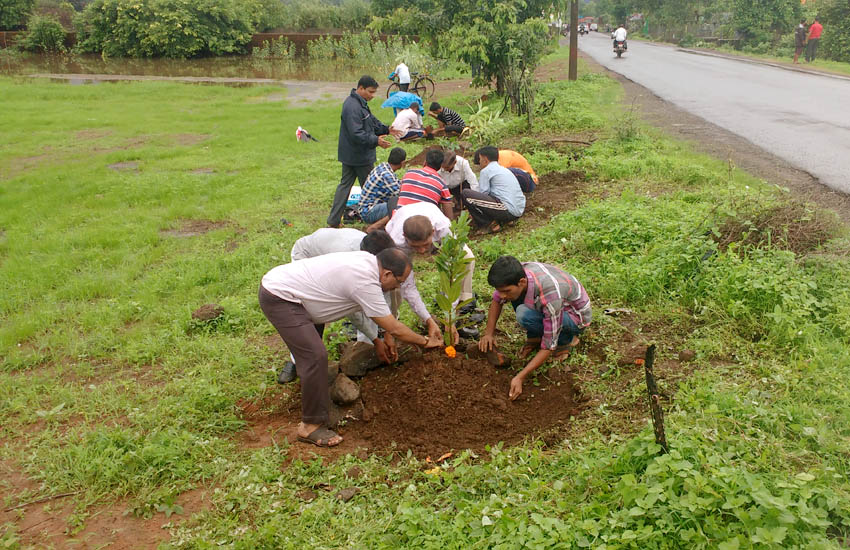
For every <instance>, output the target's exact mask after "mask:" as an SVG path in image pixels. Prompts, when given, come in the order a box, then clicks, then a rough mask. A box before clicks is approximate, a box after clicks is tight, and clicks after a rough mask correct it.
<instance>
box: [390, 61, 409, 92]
mask: <svg viewBox="0 0 850 550" xmlns="http://www.w3.org/2000/svg"><path fill="white" fill-rule="evenodd" d="M395 76H398V87H399V89H400V90H401V91H402V92H406V91H407V90H408V88H410V69H408V68H407V65H405V64H404V61H402V62H400V63H399V64H398V66H397V67H396V68H395V70H394V71H393V72H392V73H391V74H390V80H392V79H393V77H395Z"/></svg>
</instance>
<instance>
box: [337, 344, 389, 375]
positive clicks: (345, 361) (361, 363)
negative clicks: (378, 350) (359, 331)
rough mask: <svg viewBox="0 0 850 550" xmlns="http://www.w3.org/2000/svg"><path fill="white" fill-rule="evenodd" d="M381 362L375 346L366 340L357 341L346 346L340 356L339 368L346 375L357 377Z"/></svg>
mask: <svg viewBox="0 0 850 550" xmlns="http://www.w3.org/2000/svg"><path fill="white" fill-rule="evenodd" d="M379 364H380V362H379V361H378V356H377V355H376V354H375V346H373V345H372V344H367V343H366V342H355V343H353V344H350V345H348V346H346V347H345V350H344V351H343V352H342V356H341V357H340V358H339V370H340V371H341V372H342V373H343V374H345V375H346V376H351V377H355V378H356V377H360V376H363V375H364V374H366V373H367V372H369V371H370V370H372V369H374V368H376V367H377V366H378V365H379Z"/></svg>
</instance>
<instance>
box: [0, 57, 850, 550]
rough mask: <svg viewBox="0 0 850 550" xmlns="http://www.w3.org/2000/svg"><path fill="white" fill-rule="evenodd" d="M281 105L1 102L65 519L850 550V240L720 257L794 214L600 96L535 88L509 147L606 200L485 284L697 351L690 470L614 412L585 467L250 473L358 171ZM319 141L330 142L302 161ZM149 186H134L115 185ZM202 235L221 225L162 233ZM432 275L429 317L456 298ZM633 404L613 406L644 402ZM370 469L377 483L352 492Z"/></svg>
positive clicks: (12, 300)
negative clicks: (578, 298) (274, 290)
mask: <svg viewBox="0 0 850 550" xmlns="http://www.w3.org/2000/svg"><path fill="white" fill-rule="evenodd" d="M560 54H562V52H561V53H560ZM556 55H559V54H556ZM277 92H279V90H277V89H272V88H226V87H207V86H189V85H176V84H169V83H127V84H124V83H119V84H101V85H95V86H68V85H63V84H49V83H34V82H31V81H22V80H12V79H2V80H0V95H2V97H3V98H4V100H3V105H4V108H3V109H2V111H0V125H2V127H3V128H4V131H3V133H2V134H0V174H2V176H0V231H2V233H0V289H2V293H0V358H2V362H0V419H2V428H0V430H2V431H0V441H2V447H0V458H5V459H9V460H12V461H15V462H17V463H18V464H20V465H21V467H22V468H23V469H24V470H25V471H26V473H27V475H28V476H30V477H31V478H33V479H35V480H38V481H43V482H45V483H46V484H47V486H49V487H50V492H51V493H55V492H62V491H81V493H80V494H79V495H76V496H74V497H72V498H73V501H74V503H75V506H76V509H77V516H75V517H76V518H77V520H75V521H85V518H86V514H87V513H89V512H90V511H91V510H95V509H96V508H97V506H99V505H102V504H103V503H108V502H114V501H116V500H117V499H119V498H121V497H125V496H126V497H128V499H129V500H128V503H129V504H128V506H129V508H130V511H131V512H133V513H135V514H138V515H142V516H150V515H151V514H153V513H154V512H155V511H156V510H157V508H158V507H159V509H171V507H173V505H174V502H175V501H174V497H175V496H176V495H177V494H179V493H181V492H183V491H185V490H187V489H189V488H192V487H198V486H202V487H210V488H214V491H212V492H211V497H210V499H211V505H210V508H209V509H208V510H206V511H204V512H201V513H199V514H197V515H196V516H194V517H192V518H190V519H189V521H187V522H185V523H183V524H181V526H179V527H175V528H173V529H172V530H171V533H172V536H173V537H174V538H173V540H172V542H171V546H173V547H180V548H212V547H217V548H218V547H223V548H245V549H256V548H269V549H272V548H275V549H277V548H303V547H309V548H365V547H368V548H435V549H436V548H441V549H442V548H505V549H508V548H609V549H612V548H726V549H733V548H838V547H840V544H841V537H846V536H847V535H848V529H850V484H848V482H847V479H848V474H850V472H848V460H847V449H848V448H849V447H850V431H848V426H850V412H848V411H850V387H849V386H848V382H847V376H846V373H847V369H848V367H849V366H850V353H848V351H847V350H848V347H847V344H848V334H850V306H848V305H847V304H850V269H848V267H850V265H848V264H850V262H849V261H848V259H847V257H846V255H844V254H842V252H841V251H842V250H846V246H847V233H846V231H845V230H841V231H839V232H837V233H836V236H835V238H834V239H833V240H832V241H831V242H829V243H827V244H825V245H824V246H823V247H821V248H819V249H816V250H811V251H806V252H801V253H799V254H795V253H794V252H791V251H788V250H784V249H783V247H782V246H781V245H782V237H783V234H784V233H783V231H784V230H793V229H794V227H791V228H790V229H789V228H788V227H787V226H786V227H785V228H784V229H783V227H782V226H777V227H772V228H770V229H771V230H772V238H771V240H770V244H768V245H763V246H758V247H754V246H743V245H740V246H735V245H733V246H729V247H728V248H723V249H721V248H720V247H718V246H717V244H716V239H715V238H713V236H714V235H716V234H718V233H721V232H722V231H723V229H724V227H726V226H725V224H726V223H727V222H728V221H729V220H742V219H744V220H746V219H750V218H751V217H753V216H754V214H755V213H758V212H763V211H766V210H769V209H770V208H772V207H774V206H775V205H777V204H783V203H785V202H786V201H787V200H788V198H789V197H788V193H787V192H785V191H783V190H781V189H777V188H776V187H774V186H771V185H769V184H767V183H765V182H760V181H758V180H756V179H754V178H752V177H750V176H748V175H747V174H744V173H741V172H739V171H732V172H731V173H730V171H729V169H728V166H727V165H726V164H725V163H723V162H721V161H718V160H713V159H709V158H707V157H704V156H701V155H698V154H695V153H694V152H692V151H691V150H689V149H688V147H687V146H685V145H683V144H680V143H677V142H673V141H671V140H669V139H667V138H666V137H664V136H661V135H658V134H657V133H655V132H654V131H652V130H649V129H647V128H644V127H642V126H641V125H640V124H639V123H637V122H636V121H634V120H632V119H630V118H628V117H629V115H628V114H626V113H623V111H622V110H621V108H620V107H619V106H618V105H617V99H618V97H619V94H620V90H619V86H618V85H617V84H616V83H615V82H613V81H611V80H609V79H607V78H604V77H601V76H599V75H589V74H585V75H584V76H582V77H581V78H580V79H579V81H577V82H574V83H567V82H553V83H547V84H544V85H542V88H541V90H540V92H539V95H538V97H539V98H541V99H542V98H550V97H555V98H557V102H556V111H555V113H554V114H553V115H552V117H551V119H550V120H549V121H547V122H543V123H541V124H540V125H539V127H538V128H536V129H535V130H534V131H533V132H528V131H527V129H525V128H524V126H523V123H522V122H521V121H515V120H511V121H509V124H508V126H507V127H508V129H509V131H510V132H521V133H522V135H523V136H524V138H523V139H520V140H519V147H520V149H521V150H523V151H525V152H527V153H528V156H529V158H530V159H531V161H532V163H533V164H534V165H535V166H537V167H538V172H539V173H541V174H542V173H547V172H550V171H558V170H566V169H571V170H579V171H582V172H584V173H586V174H587V175H588V177H589V178H590V179H591V181H592V182H593V184H592V185H590V186H588V188H587V190H586V197H585V199H584V201H583V202H582V203H581V204H580V206H579V207H578V208H576V209H575V210H573V211H569V212H564V213H562V214H560V215H558V216H556V217H555V218H554V219H553V220H552V221H551V222H550V223H548V224H546V225H544V226H542V227H539V228H537V229H534V230H531V229H530V226H529V225H528V223H527V222H525V221H521V222H520V223H519V224H518V230H517V231H514V232H512V233H508V234H505V235H500V236H497V237H493V238H490V239H487V240H483V241H478V242H476V243H473V249H474V250H475V252H476V255H477V257H478V262H477V272H476V276H475V287H476V291H477V292H478V293H479V294H482V295H486V294H488V293H489V291H488V288H487V286H486V270H487V268H488V267H489V263H490V262H491V261H492V260H494V259H495V258H496V257H498V255H500V254H503V253H512V254H516V255H518V256H520V257H521V258H522V259H525V260H542V261H551V262H554V263H558V264H560V265H563V266H564V267H566V268H567V269H568V270H569V271H571V272H572V273H574V274H575V275H576V276H577V277H578V278H579V280H581V281H582V282H583V283H584V284H585V286H586V287H587V289H588V291H589V292H590V294H591V298H592V300H593V301H594V305H595V312H596V314H597V321H596V327H597V328H596V329H595V331H596V332H595V333H594V334H592V335H591V339H596V341H599V339H602V338H604V337H613V336H614V335H615V334H616V333H617V328H616V326H615V323H614V322H613V321H611V320H610V319H606V318H605V317H603V316H602V315H601V310H602V309H603V308H604V307H611V306H614V307H629V308H631V309H633V310H635V311H636V312H637V314H638V318H639V320H640V322H641V323H645V324H646V326H647V327H649V326H650V325H651V324H653V323H655V324H659V323H660V324H663V325H665V326H666V327H667V330H669V331H672V332H676V333H678V334H679V335H680V336H681V338H683V339H684V341H685V342H686V343H687V345H688V346H689V347H691V348H692V349H694V350H696V352H697V359H696V366H697V369H696V371H695V372H694V373H693V375H691V376H690V377H689V378H687V379H685V380H684V381H683V382H682V383H681V384H680V385H679V386H678V387H666V386H665V387H664V388H663V389H665V390H666V391H669V392H671V393H672V403H670V404H668V406H667V408H668V411H667V413H668V415H667V434H668V439H669V440H670V443H671V447H672V448H673V452H672V453H671V454H669V455H666V456H658V455H657V451H658V449H657V447H656V446H655V443H654V441H653V439H652V435H651V430H650V429H643V430H642V431H639V432H638V433H635V431H634V430H633V429H628V428H626V427H625V426H622V425H621V424H617V423H614V424H612V426H613V427H612V428H611V429H603V428H604V427H605V426H606V422H608V421H609V418H613V416H612V417H609V414H610V411H608V410H607V409H606V408H605V407H604V406H601V407H600V408H599V409H593V410H589V411H586V412H585V413H583V415H582V417H581V418H579V419H578V422H579V424H580V425H581V426H583V430H584V431H579V432H577V433H576V436H575V438H574V439H573V440H570V441H565V442H562V443H561V444H558V445H556V446H554V447H549V448H546V449H544V448H543V446H542V445H541V444H540V443H534V442H531V443H528V444H525V445H522V446H519V447H515V448H504V447H502V446H495V447H494V448H493V449H491V451H490V452H489V454H488V455H485V456H481V457H474V456H472V455H471V454H469V453H463V454H460V455H458V456H456V457H454V458H452V459H451V460H450V461H449V466H448V467H446V468H443V471H442V472H441V473H440V474H439V475H433V474H426V473H424V472H423V471H422V470H423V469H424V468H423V464H420V463H419V462H418V461H417V460H415V459H413V458H409V457H408V458H405V457H402V458H401V460H398V461H393V460H390V459H388V458H386V457H382V456H370V457H368V458H366V459H365V460H362V459H358V458H355V457H353V456H347V457H343V458H341V459H340V460H337V461H335V462H330V461H322V460H319V459H316V460H314V461H310V462H304V461H301V460H295V461H293V462H292V463H290V464H289V465H288V467H286V468H285V469H283V470H281V468H280V464H281V461H283V460H284V459H285V458H286V457H287V455H288V454H289V445H288V443H285V442H279V446H276V447H269V448H265V449H260V450H249V449H242V448H240V447H239V445H238V444H237V442H236V441H237V440H236V439H234V437H233V436H234V434H238V432H239V430H240V429H242V427H243V425H244V421H243V420H242V418H241V417H240V415H239V413H238V407H237V403H238V401H239V400H240V399H245V398H248V399H258V398H262V396H264V395H265V394H266V393H267V392H268V390H269V388H270V387H271V386H272V385H273V384H274V372H273V368H274V366H275V365H276V363H275V361H276V355H275V353H274V352H273V351H272V350H270V349H269V348H268V346H267V345H266V344H265V343H264V341H265V338H266V337H268V336H270V335H272V334H273V329H272V327H271V326H270V325H269V324H268V322H267V321H266V320H265V318H264V317H263V316H262V314H261V313H260V311H259V309H258V307H257V303H256V289H257V285H258V282H259V279H260V277H261V276H262V275H263V273H265V271H266V270H267V269H269V268H270V267H272V266H274V265H277V264H278V263H281V262H285V261H287V260H288V251H289V249H290V247H291V245H292V243H293V241H294V240H295V239H296V238H297V237H299V236H301V235H303V234H305V233H308V232H310V231H312V230H313V229H314V228H316V227H319V226H321V225H323V221H324V219H325V216H326V213H327V210H328V208H329V205H330V198H331V196H332V192H333V189H334V187H335V186H336V183H337V180H338V172H339V164H338V163H337V162H336V160H335V158H336V136H337V131H338V124H339V123H338V117H339V104H338V102H336V101H333V102H325V103H320V104H316V105H313V106H310V107H306V108H301V109H293V108H289V107H288V106H287V105H286V104H283V103H267V102H259V103H254V102H252V99H253V98H256V97H259V96H264V95H267V94H271V93H277ZM496 103H498V101H496ZM494 105H495V103H494ZM373 109H374V110H375V111H376V112H378V113H379V116H381V118H383V119H384V120H387V119H388V118H389V114H387V113H384V112H382V111H381V110H380V109H379V108H378V107H377V106H376V105H373ZM623 121H626V122H627V123H628V124H627V125H626V126H627V127H628V128H629V131H628V132H623V130H622V128H623V127H624V124H623ZM298 125H301V126H304V127H306V128H308V129H309V130H310V132H311V133H312V134H313V135H315V136H317V137H318V138H319V139H320V142H319V143H318V144H309V145H307V144H298V143H296V142H295V140H294V135H293V134H294V129H295V128H296V127H297V126H298ZM615 127H618V128H620V130H619V131H617V130H615V129H614V128H615ZM558 131H561V132H562V133H563V132H567V133H592V134H594V135H595V136H596V138H597V140H596V141H595V142H594V144H593V145H592V146H590V147H588V148H585V149H583V150H582V151H580V152H576V151H571V152H570V151H559V150H554V149H552V148H550V147H546V146H544V145H543V144H542V142H541V138H540V136H541V135H548V134H553V133H556V132H558ZM188 135H191V136H195V137H192V138H190V137H187V136H188ZM201 137H203V139H201ZM512 139H519V138H518V137H516V136H514V137H512ZM418 149H419V146H417V145H410V146H409V151H408V153H409V155H412V154H415V153H416V152H418ZM380 155H383V156H385V155H386V152H385V151H384V152H381V153H380ZM127 162H135V163H137V171H134V170H127V171H116V170H112V169H110V168H109V167H108V166H109V165H111V164H115V163H127ZM199 168H211V169H213V170H214V171H215V172H214V173H213V174H196V173H193V171H194V170H196V169H199ZM805 215H806V214H805V212H803V213H802V214H801V217H802V216H805ZM282 217H285V218H287V219H288V220H290V221H291V222H293V225H292V226H291V227H288V226H284V225H282V224H281V223H280V218H282ZM187 219H205V220H212V221H217V222H224V223H222V224H220V225H219V226H217V228H216V229H214V230H212V231H210V232H207V233H205V234H202V235H197V236H193V237H179V236H174V235H169V234H167V233H164V231H165V230H171V229H175V228H178V229H179V228H180V227H181V224H182V223H183V221H184V220H187ZM792 226H793V224H792ZM417 269H418V270H419V271H421V272H422V275H421V277H422V279H423V287H424V288H425V289H428V290H425V291H424V292H423V293H424V294H425V296H426V299H427V296H429V295H430V292H431V289H433V288H434V287H435V286H436V277H435V272H434V271H433V267H431V266H430V265H427V264H423V265H421V266H418V267H417ZM208 302H216V303H219V304H221V305H222V306H224V309H225V317H224V320H223V321H222V322H220V323H218V324H217V325H215V326H213V327H207V328H205V329H202V330H198V329H199V327H198V326H196V324H193V323H192V322H191V319H190V313H191V311H192V310H193V309H195V308H196V307H198V306H200V305H201V304H204V303H208ZM403 318H405V319H409V318H410V314H409V312H408V313H406V314H405V315H404V316H403ZM510 327H511V325H510V323H506V324H505V328H507V329H510ZM660 343H662V344H663V342H660ZM662 353H669V352H666V351H662ZM586 360H587V359H586V358H585V357H584V356H583V355H581V354H580V353H579V354H576V355H574V356H573V357H571V359H570V364H571V365H572V366H573V368H575V369H582V368H583V366H584V361H586ZM612 376H615V377H616V376H619V374H617V373H616V372H615V373H614V374H613V375H612ZM588 391H589V389H588ZM600 391H601V390H600ZM609 391H610V390H609ZM627 392H628V395H614V394H610V395H603V396H602V398H603V402H607V403H616V402H620V401H623V400H632V401H634V402H637V401H641V400H642V399H643V397H642V393H641V391H640V388H633V389H629V390H627ZM597 428H599V429H597ZM603 433H604V434H606V435H603ZM355 464H356V465H358V466H360V468H361V469H362V470H363V472H364V474H363V476H362V477H361V478H360V479H358V480H352V479H348V478H347V477H346V472H347V471H348V469H349V468H350V467H351V466H352V465H355ZM429 467H430V466H429ZM2 483H3V482H0V487H2V486H3V485H2ZM322 483H327V484H330V485H334V486H338V487H345V486H352V485H356V486H358V487H359V488H360V489H361V492H360V493H359V494H358V495H357V496H355V497H354V499H353V500H351V501H350V502H348V503H343V502H341V501H339V500H337V499H336V498H334V495H333V493H332V492H330V493H325V492H323V491H317V493H319V495H318V498H316V499H315V500H314V501H312V502H310V503H306V502H304V501H302V500H301V499H300V498H298V497H297V496H295V493H296V492H297V491H299V490H301V489H303V488H305V487H312V486H316V485H319V484H322ZM31 496H33V497H38V496H42V493H39V494H33V495H31ZM16 503H17V500H15V501H11V499H10V498H9V497H6V498H4V502H3V504H4V505H14V504H16ZM173 517H174V516H172V518H173ZM72 527H73V526H72ZM15 532H16V530H15V528H14V526H6V527H0V545H6V546H7V547H10V548H15V547H16V545H18V542H15V540H16V535H15ZM7 541H9V542H8V544H7Z"/></svg>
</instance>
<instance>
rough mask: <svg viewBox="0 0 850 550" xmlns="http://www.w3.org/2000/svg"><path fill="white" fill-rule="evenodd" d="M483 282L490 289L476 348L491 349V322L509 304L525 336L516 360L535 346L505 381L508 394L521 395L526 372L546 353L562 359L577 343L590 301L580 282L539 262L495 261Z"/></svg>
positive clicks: (587, 318) (493, 326)
mask: <svg viewBox="0 0 850 550" xmlns="http://www.w3.org/2000/svg"><path fill="white" fill-rule="evenodd" d="M487 282H489V283H490V285H491V286H493V287H495V289H496V292H494V293H493V301H492V303H491V304H490V311H489V313H488V315H487V328H486V329H484V335H483V336H482V337H481V340H480V341H479V342H478V348H479V349H480V350H481V351H483V352H487V351H490V350H492V349H495V347H496V337H495V331H496V322H497V321H498V320H499V316H500V315H501V313H502V307H503V306H504V304H505V303H507V302H510V303H511V305H512V306H513V308H514V311H515V312H516V319H517V322H518V323H519V324H520V326H521V327H522V328H524V329H525V331H526V334H527V339H526V342H525V345H524V346H523V347H522V349H521V350H520V353H519V356H520V358H525V357H528V355H529V354H530V353H531V352H532V351H534V349H537V350H538V351H537V353H536V354H535V355H534V357H533V358H532V359H531V361H529V362H528V364H527V365H526V366H525V368H524V369H522V370H521V371H520V372H519V374H517V375H516V376H514V378H513V379H512V380H511V389H510V393H509V394H508V397H509V398H510V399H511V400H514V399H516V398H517V397H519V395H520V394H521V393H522V383H523V382H524V381H525V380H526V379H527V378H528V376H529V375H530V374H531V373H532V372H534V371H535V370H536V369H537V368H538V367H540V365H542V364H543V363H544V362H546V360H547V359H549V358H550V357H554V358H555V359H561V358H563V357H566V356H567V355H568V354H569V353H570V350H571V349H572V348H574V347H575V346H576V345H577V344H578V342H579V339H578V335H579V334H581V333H582V331H584V329H585V328H587V326H588V325H590V321H591V317H592V312H591V309H590V299H589V298H588V296H587V292H586V291H585V290H584V287H583V286H582V285H581V283H579V282H578V280H577V279H576V278H575V277H573V276H572V275H570V274H569V273H567V272H566V271H564V270H562V269H560V268H559V267H556V266H554V265H550V264H544V263H539V262H526V263H520V262H519V260H517V259H516V258H514V257H513V256H502V257H500V258H499V259H497V260H496V261H495V262H494V263H493V266H492V267H491V268H490V272H489V273H488V274H487Z"/></svg>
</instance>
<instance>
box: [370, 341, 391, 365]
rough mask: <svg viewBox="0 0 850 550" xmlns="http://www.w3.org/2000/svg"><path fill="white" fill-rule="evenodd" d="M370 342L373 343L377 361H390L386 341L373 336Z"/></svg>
mask: <svg viewBox="0 0 850 550" xmlns="http://www.w3.org/2000/svg"><path fill="white" fill-rule="evenodd" d="M372 343H373V344H375V355H377V356H378V361H380V362H381V363H392V360H391V359H390V354H389V350H388V349H387V343H386V341H384V340H381V339H380V338H375V339H374V340H372Z"/></svg>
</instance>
